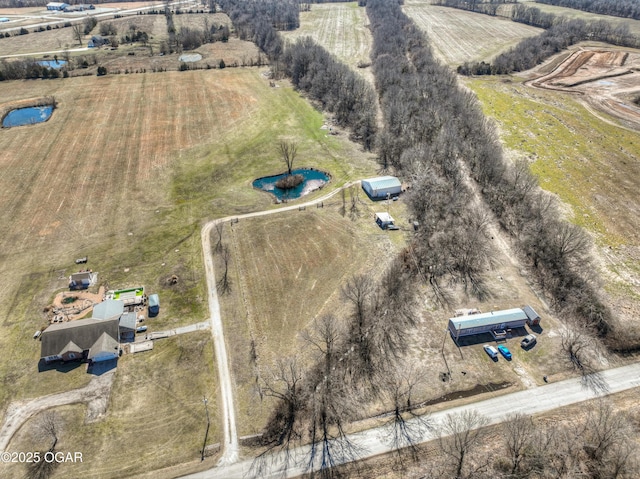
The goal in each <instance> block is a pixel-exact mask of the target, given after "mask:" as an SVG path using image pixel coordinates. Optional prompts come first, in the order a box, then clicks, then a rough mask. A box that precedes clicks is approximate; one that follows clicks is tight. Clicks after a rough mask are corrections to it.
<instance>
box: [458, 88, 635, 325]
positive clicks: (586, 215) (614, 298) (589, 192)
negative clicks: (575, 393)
mask: <svg viewBox="0 0 640 479" xmlns="http://www.w3.org/2000/svg"><path fill="white" fill-rule="evenodd" d="M464 82H465V84H466V85H467V86H469V87H470V88H471V89H472V90H473V91H474V92H475V93H476V94H477V95H478V97H479V99H480V101H481V103H482V105H483V109H484V111H485V114H487V115H488V116H489V117H491V118H493V119H494V120H495V121H496V122H497V124H498V125H499V128H500V132H501V137H502V141H503V143H504V144H505V146H506V148H507V151H508V154H509V155H510V156H512V157H513V158H527V159H528V160H529V161H531V169H532V171H533V172H534V173H535V174H536V176H537V177H538V179H539V182H540V185H541V186H542V187H543V188H544V189H546V190H548V191H550V192H552V193H554V194H555V195H557V196H558V198H559V199H561V200H562V202H563V203H564V204H565V205H566V206H567V216H568V218H569V219H570V220H571V221H572V222H574V223H576V224H578V225H580V226H582V227H584V228H586V230H587V231H589V232H590V233H591V234H592V235H593V237H594V239H595V243H596V248H597V251H598V254H599V259H600V267H601V269H602V270H603V277H604V279H605V282H606V284H605V292H606V294H608V295H610V298H609V303H610V304H611V305H612V307H613V310H614V311H615V312H616V313H617V314H618V315H619V316H620V317H621V319H622V320H623V321H633V322H637V317H638V314H639V313H640V287H639V286H638V285H640V241H639V240H638V235H637V231H638V229H639V228H640V205H639V204H638V199H637V191H638V188H639V187H640V169H639V168H640V167H639V165H640V162H639V161H638V160H639V159H640V136H639V134H638V132H636V131H633V130H628V129H625V128H622V127H620V126H617V123H616V120H615V119H613V118H609V117H607V116H606V114H603V113H598V114H597V115H594V114H593V112H592V111H590V110H587V109H586V107H585V106H584V105H583V104H582V103H581V102H579V101H577V100H576V99H575V98H574V97H572V96H569V95H567V94H566V93H564V92H556V91H548V90H544V91H543V90H539V89H534V88H531V87H527V86H525V85H523V84H522V83H521V82H520V81H515V80H514V81H509V82H504V81H502V80H501V79H496V78H482V79H473V80H471V79H465V81H464Z"/></svg>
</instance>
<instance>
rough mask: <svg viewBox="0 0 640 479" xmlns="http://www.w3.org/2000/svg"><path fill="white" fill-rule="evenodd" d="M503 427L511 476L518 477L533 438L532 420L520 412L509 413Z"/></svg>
mask: <svg viewBox="0 0 640 479" xmlns="http://www.w3.org/2000/svg"><path fill="white" fill-rule="evenodd" d="M503 429H504V433H503V437H504V442H505V447H506V449H507V453H508V455H509V459H510V461H511V476H513V477H518V475H519V474H520V472H521V468H522V462H523V460H524V459H525V457H526V454H527V452H528V451H529V450H530V448H531V447H532V443H533V440H534V436H533V432H534V425H533V421H532V420H531V418H530V417H529V416H527V415H525V414H522V413H517V414H510V415H509V416H507V420H506V421H505V422H504V423H503Z"/></svg>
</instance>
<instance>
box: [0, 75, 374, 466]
mask: <svg viewBox="0 0 640 479" xmlns="http://www.w3.org/2000/svg"><path fill="white" fill-rule="evenodd" d="M262 72H263V70H258V69H226V70H223V71H219V70H216V71H198V72H181V73H178V72H168V73H164V74H149V73H147V74H139V75H120V76H108V77H105V78H96V77H82V78H72V79H66V80H55V81H25V82H12V83H6V84H5V86H7V87H8V88H3V89H2V90H1V91H0V103H4V102H8V101H12V100H17V99H23V98H32V97H37V96H43V95H54V96H55V97H56V99H57V100H58V108H57V109H56V111H55V112H54V114H53V116H52V118H51V120H49V121H48V122H46V123H43V124H40V125H37V126H28V127H24V128H13V129H10V130H4V131H2V135H0V150H1V151H3V152H4V153H3V156H2V158H1V159H0V205H1V206H2V208H1V210H0V222H1V223H2V224H3V225H7V228H6V230H5V232H4V234H3V235H2V238H0V251H1V253H0V255H1V258H2V261H1V262H0V274H2V277H3V281H2V284H1V285H0V318H1V319H0V321H1V322H0V331H1V334H0V348H2V350H3V351H4V353H5V356H4V359H3V361H2V363H1V364H0V375H1V376H2V386H1V387H0V417H2V416H4V411H5V409H6V408H7V407H8V405H9V403H10V402H11V401H14V400H24V399H28V398H33V397H38V396H41V395H43V394H50V393H54V392H59V391H64V390H68V389H71V388H75V387H80V386H82V385H84V384H86V383H87V382H88V381H89V376H88V375H87V374H86V373H85V371H84V368H83V367H81V368H76V369H74V370H72V371H70V372H68V373H66V374H61V373H58V372H56V371H53V370H52V371H47V372H44V373H38V372H37V363H38V359H39V354H40V351H39V350H40V343H39V342H37V341H34V340H33V339H32V335H33V331H35V330H36V329H38V328H40V327H41V326H42V325H43V315H42V309H43V308H44V307H45V306H46V305H47V304H48V303H49V302H50V301H51V299H52V297H53V295H54V294H55V292H57V291H60V290H63V289H65V287H66V277H67V276H68V274H69V273H70V272H72V271H75V270H77V268H78V266H77V265H75V264H74V262H73V260H74V259H75V258H76V257H79V256H85V255H86V256H88V257H89V263H88V264H87V267H91V268H92V269H93V270H94V271H98V272H99V283H100V284H104V285H105V286H107V289H109V288H112V289H116V288H125V287H130V286H139V285H144V286H145V289H146V291H148V292H149V293H154V292H155V293H159V295H160V301H161V304H162V309H161V312H160V315H159V316H158V317H157V318H154V319H153V320H150V321H149V322H148V323H147V324H148V327H149V331H154V330H160V329H167V328H169V327H173V326H179V325H185V324H190V323H195V322H200V321H202V320H204V319H205V318H206V316H207V305H206V302H205V301H206V296H205V290H204V288H205V281H204V276H203V273H202V252H201V246H200V228H201V226H202V224H203V222H204V221H206V220H208V219H212V218H215V217H220V216H226V215H229V214H234V213H243V212H248V211H255V210H262V209H265V208H270V207H275V205H274V204H273V200H272V199H271V198H270V197H269V196H268V195H267V194H265V193H262V192H259V191H255V190H253V188H252V187H251V180H252V179H253V178H256V177H259V176H264V175H268V174H273V173H279V172H281V171H282V170H283V164H282V163H281V160H280V158H279V155H278V153H277V145H278V139H279V138H281V137H284V136H286V137H287V138H290V139H293V140H295V141H297V142H298V144H299V150H298V151H299V154H298V158H299V165H300V166H303V165H304V166H313V167H316V168H321V169H323V170H326V171H329V172H330V173H331V174H332V175H333V182H332V184H331V186H329V187H328V188H325V189H324V190H323V191H324V193H326V192H327V191H329V190H330V188H333V187H334V185H335V186H338V185H341V184H343V183H344V182H345V181H347V180H351V179H355V178H359V177H363V176H371V175H373V174H374V171H375V162H374V161H373V159H372V157H371V155H370V154H366V153H364V152H362V151H361V149H360V148H359V147H358V146H357V145H354V144H352V143H351V142H349V141H348V139H347V134H346V133H341V134H340V135H338V136H328V135H327V134H326V132H325V130H321V129H320V127H321V126H322V125H323V123H324V119H323V117H322V115H321V114H320V113H319V112H318V111H316V110H315V109H314V108H313V107H311V106H310V105H309V104H308V103H307V102H306V101H305V100H304V99H303V98H302V97H301V96H300V95H299V94H298V93H296V92H295V91H293V90H292V89H291V88H290V87H289V86H288V84H287V83H286V82H280V83H279V87H278V88H271V87H269V82H268V81H267V80H266V79H265V78H264V76H263V75H262ZM22 145H29V149H28V150H25V149H24V148H22ZM173 274H175V275H177V276H178V277H179V281H178V284H176V285H169V284H168V283H167V279H169V278H170V277H171V276H172V275H173ZM185 338H189V336H186V337H185ZM185 340H187V339H185ZM166 344H167V343H163V342H160V343H158V344H157V345H156V348H157V349H156V350H154V351H153V353H152V354H151V355H149V354H146V353H145V354H140V355H136V356H132V357H128V358H125V359H123V361H122V363H121V366H120V368H119V370H118V372H117V375H118V378H117V379H116V389H115V391H114V393H113V395H112V399H111V400H112V401H123V403H122V406H117V407H114V409H113V411H122V409H127V408H128V407H129V405H128V403H127V401H132V400H133V398H134V395H135V394H136V393H135V390H134V389H131V388H128V387H123V386H122V385H124V384H128V381H130V380H131V378H137V379H136V380H137V381H138V382H137V383H135V384H136V385H137V386H136V388H137V389H138V390H139V391H141V394H143V395H149V396H151V398H150V399H148V400H150V401H156V400H158V399H153V397H155V396H158V397H159V398H161V397H162V395H163V393H162V392H161V390H159V389H154V388H155V386H154V385H153V383H151V382H148V383H147V382H145V381H147V379H148V380H149V381H151V379H152V378H151V377H147V376H144V375H143V376H136V371H151V370H152V369H153V370H157V371H158V374H160V371H161V372H162V375H163V376H165V377H166V378H167V380H170V384H171V388H175V389H176V390H177V391H181V390H184V391H186V390H188V389H190V388H193V389H194V390H196V389H202V388H203V387H204V384H207V385H208V386H207V387H209V386H210V385H212V384H215V382H216V381H217V375H216V374H215V371H211V374H208V373H207V374H205V375H199V376H197V377H195V378H192V377H189V375H187V374H182V369H181V368H180V367H179V366H178V363H177V362H175V361H173V360H172V359H171V358H170V357H169V356H171V351H174V352H175V348H172V347H170V346H169V347H168V348H169V349H168V351H165V349H166V348H167V346H166ZM209 348H210V347H209ZM209 350H210V349H209ZM211 354H212V353H211ZM203 355H204V356H205V357H206V356H208V355H207V354H204V353H203ZM189 357H191V358H192V360H191V359H187V363H188V365H189V367H191V366H193V365H194V364H200V363H201V362H202V357H203V356H189ZM165 358H166V360H165ZM194 358H195V359H194ZM172 361H173V362H172ZM192 363H193V364H192ZM154 374H155V373H154ZM130 376H131V377H130ZM120 381H122V383H120ZM194 382H195V383H194ZM118 384H122V385H121V386H118ZM194 384H197V385H198V386H197V387H193V386H194ZM198 395H200V392H198ZM193 400H194V401H195V402H194V404H196V403H198V401H200V400H201V397H196V398H195V399H193ZM145 401H147V399H145ZM211 401H212V404H213V403H214V402H215V394H212V397H211ZM143 404H149V403H145V402H144V401H143ZM151 404H153V403H151ZM194 407H196V406H194ZM167 408H169V409H168V410H167V409H166V408H165V409H163V411H164V412H163V414H169V413H172V414H176V415H178V414H179V410H180V408H181V406H180V403H179V402H169V403H168V405H167ZM126 417H131V416H126ZM175 417H179V416H175ZM100 427H103V426H100V425H95V426H92V428H94V429H93V432H95V433H96V434H97V435H98V436H99V434H98V432H99V429H100ZM104 427H106V426H104ZM126 431H127V434H125V435H124V436H120V442H122V443H123V444H127V443H129V442H130V441H136V433H137V431H136V430H134V429H128V430H126ZM177 432H178V435H177V436H176V441H179V440H181V439H185V438H184V437H183V434H187V433H188V434H191V431H187V430H186V429H184V430H183V429H177ZM87 434H89V433H87ZM189 437H190V436H189ZM96 440H97V439H96ZM163 440H167V438H166V437H164V439H163ZM185 440H186V439H185ZM96 447H97V446H96ZM96 451H98V452H96V454H97V455H98V456H99V457H97V458H96V461H97V462H96V464H101V463H102V462H103V461H104V462H105V463H106V462H109V460H110V459H107V457H106V456H100V454H103V453H102V452H101V451H102V450H101V449H100V448H99V447H97V449H96ZM111 452H113V451H109V454H110V453H111ZM106 453H107V451H105V454H106ZM194 454H197V450H196V451H195V452H194ZM145 462H147V461H145ZM105 467H107V466H105ZM114 467H116V466H115V465H114ZM125 472H126V471H124V470H123V471H122V473H123V474H124V473H125ZM126 473H127V474H129V472H126ZM131 474H133V472H131Z"/></svg>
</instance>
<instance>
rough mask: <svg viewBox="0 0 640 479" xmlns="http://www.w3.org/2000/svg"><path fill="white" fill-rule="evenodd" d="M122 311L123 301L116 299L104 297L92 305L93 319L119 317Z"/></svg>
mask: <svg viewBox="0 0 640 479" xmlns="http://www.w3.org/2000/svg"><path fill="white" fill-rule="evenodd" d="M123 312H124V302H123V301H119V300H117V299H105V300H104V301H103V302H102V303H98V304H96V305H95V306H94V307H93V314H92V315H91V316H92V317H93V318H94V319H111V318H119V317H120V316H121V315H122V313H123Z"/></svg>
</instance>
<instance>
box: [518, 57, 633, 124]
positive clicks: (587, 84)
mask: <svg viewBox="0 0 640 479" xmlns="http://www.w3.org/2000/svg"><path fill="white" fill-rule="evenodd" d="M545 64H546V65H547V66H546V67H545V66H540V67H536V68H535V69H533V70H531V71H529V72H527V73H524V74H523V76H525V77H527V78H533V79H532V80H530V81H529V82H528V85H530V86H533V87H536V88H545V89H550V90H560V91H566V92H567V93H574V94H577V95H580V97H581V99H583V100H584V101H585V103H587V105H588V106H589V107H590V109H591V111H592V113H594V114H597V113H596V112H602V113H605V114H607V115H610V116H612V117H614V118H616V119H618V120H619V121H620V123H621V124H622V125H624V126H626V127H628V128H632V129H634V130H637V129H640V108H639V107H638V105H636V104H635V103H634V102H633V98H634V97H635V94H637V92H640V83H639V82H638V80H639V79H640V74H638V73H637V71H638V70H639V69H640V53H638V52H636V51H624V50H618V49H603V48H597V47H583V46H576V47H575V49H574V50H573V51H572V52H570V53H569V54H568V55H567V53H566V52H564V53H563V54H561V55H559V56H556V57H554V58H552V59H550V60H549V61H548V62H545ZM549 65H552V66H553V67H551V66H549ZM594 110H595V111H594Z"/></svg>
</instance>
